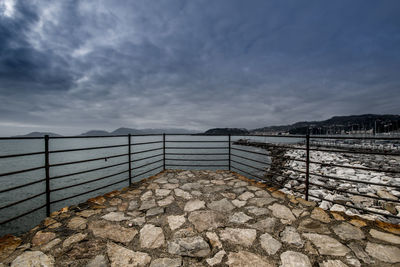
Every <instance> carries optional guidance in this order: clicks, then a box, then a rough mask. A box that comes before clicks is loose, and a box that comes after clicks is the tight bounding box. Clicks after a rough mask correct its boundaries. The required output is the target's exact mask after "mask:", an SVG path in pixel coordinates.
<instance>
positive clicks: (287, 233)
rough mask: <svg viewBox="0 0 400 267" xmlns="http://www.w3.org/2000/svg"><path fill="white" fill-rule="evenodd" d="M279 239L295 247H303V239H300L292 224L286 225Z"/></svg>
mask: <svg viewBox="0 0 400 267" xmlns="http://www.w3.org/2000/svg"><path fill="white" fill-rule="evenodd" d="M280 236H281V240H282V241H283V242H285V243H288V244H290V245H293V246H296V247H299V248H301V247H303V245H304V241H303V239H301V237H300V235H299V233H298V232H297V230H296V228H294V227H292V226H286V228H285V230H283V231H282V233H280Z"/></svg>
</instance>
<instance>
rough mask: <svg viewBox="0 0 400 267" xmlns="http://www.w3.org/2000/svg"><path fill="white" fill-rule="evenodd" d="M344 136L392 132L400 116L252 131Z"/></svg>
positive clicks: (399, 126)
mask: <svg viewBox="0 0 400 267" xmlns="http://www.w3.org/2000/svg"><path fill="white" fill-rule="evenodd" d="M308 129H309V131H310V133H311V134H343V133H350V132H351V133H362V132H370V133H373V132H377V133H383V132H390V131H397V130H399V129H400V115H377V114H364V115H350V116H335V117H332V118H330V119H327V120H324V121H302V122H296V123H294V124H291V125H281V126H267V127H263V128H258V129H254V130H251V132H252V133H289V134H305V133H306V132H307V130H308Z"/></svg>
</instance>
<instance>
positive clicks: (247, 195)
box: [238, 191, 254, 201]
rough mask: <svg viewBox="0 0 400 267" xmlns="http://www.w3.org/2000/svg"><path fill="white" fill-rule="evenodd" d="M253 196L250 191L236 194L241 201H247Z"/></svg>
mask: <svg viewBox="0 0 400 267" xmlns="http://www.w3.org/2000/svg"><path fill="white" fill-rule="evenodd" d="M253 197H254V194H253V193H252V192H249V191H246V192H244V193H243V194H241V195H240V196H238V199H239V200H242V201H247V200H249V199H250V198H253Z"/></svg>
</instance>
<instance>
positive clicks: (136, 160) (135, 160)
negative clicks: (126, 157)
mask: <svg viewBox="0 0 400 267" xmlns="http://www.w3.org/2000/svg"><path fill="white" fill-rule="evenodd" d="M162 155H163V154H162V153H161V154H157V155H153V156H149V157H145V158H140V159H134V160H132V162H138V161H141V160H145V159H151V158H155V157H159V156H162Z"/></svg>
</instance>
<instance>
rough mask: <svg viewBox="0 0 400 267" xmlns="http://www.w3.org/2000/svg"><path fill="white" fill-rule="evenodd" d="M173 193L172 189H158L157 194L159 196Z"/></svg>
mask: <svg viewBox="0 0 400 267" xmlns="http://www.w3.org/2000/svg"><path fill="white" fill-rule="evenodd" d="M169 193H171V190H170V189H156V196H158V197H166V196H168V195H169Z"/></svg>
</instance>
